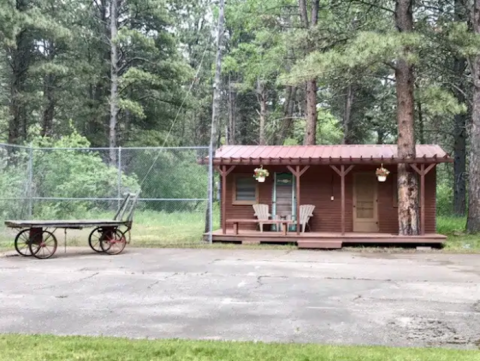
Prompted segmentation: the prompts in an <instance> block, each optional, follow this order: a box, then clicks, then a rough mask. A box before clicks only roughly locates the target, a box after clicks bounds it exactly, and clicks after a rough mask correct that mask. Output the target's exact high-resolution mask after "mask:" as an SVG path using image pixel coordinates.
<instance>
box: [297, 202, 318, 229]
mask: <svg viewBox="0 0 480 361" xmlns="http://www.w3.org/2000/svg"><path fill="white" fill-rule="evenodd" d="M314 209H315V206H314V205H312V204H304V205H301V206H300V224H301V226H302V233H305V228H306V226H307V225H308V221H309V220H310V218H311V217H312V216H313V210H314ZM309 227H310V226H309Z"/></svg>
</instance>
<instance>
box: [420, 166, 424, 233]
mask: <svg viewBox="0 0 480 361" xmlns="http://www.w3.org/2000/svg"><path fill="white" fill-rule="evenodd" d="M420 170H421V171H422V174H421V175H420V207H422V209H420V232H421V234H422V235H425V164H423V163H422V164H421V165H420Z"/></svg>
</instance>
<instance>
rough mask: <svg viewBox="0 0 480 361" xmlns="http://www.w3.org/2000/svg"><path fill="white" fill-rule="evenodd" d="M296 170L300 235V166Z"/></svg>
mask: <svg viewBox="0 0 480 361" xmlns="http://www.w3.org/2000/svg"><path fill="white" fill-rule="evenodd" d="M295 170H296V174H295V177H296V178H297V181H296V182H295V183H296V184H297V210H296V211H295V212H296V214H297V234H300V199H301V198H300V166H299V165H297V166H296V167H295Z"/></svg>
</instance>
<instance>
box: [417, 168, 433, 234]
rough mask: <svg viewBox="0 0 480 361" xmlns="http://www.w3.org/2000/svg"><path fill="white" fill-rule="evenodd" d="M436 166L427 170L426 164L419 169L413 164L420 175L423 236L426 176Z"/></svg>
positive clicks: (422, 231)
mask: <svg viewBox="0 0 480 361" xmlns="http://www.w3.org/2000/svg"><path fill="white" fill-rule="evenodd" d="M434 166H435V163H434V164H430V165H429V166H428V167H427V168H426V169H425V164H423V163H422V164H421V165H420V169H418V167H417V165H416V164H412V168H413V169H414V170H415V172H417V173H418V174H419V175H420V207H421V209H420V233H421V234H422V235H425V176H426V175H427V173H428V172H430V170H431V169H432V168H433V167H434Z"/></svg>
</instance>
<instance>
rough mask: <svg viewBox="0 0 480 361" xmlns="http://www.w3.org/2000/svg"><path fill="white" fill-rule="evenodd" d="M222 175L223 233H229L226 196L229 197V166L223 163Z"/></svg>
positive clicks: (221, 207)
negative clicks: (226, 216) (226, 217)
mask: <svg viewBox="0 0 480 361" xmlns="http://www.w3.org/2000/svg"><path fill="white" fill-rule="evenodd" d="M220 174H221V176H222V200H221V206H220V209H221V214H222V233H223V234H225V233H227V220H226V219H225V215H226V213H227V212H226V207H225V205H226V203H225V201H226V198H227V166H225V165H223V166H222V170H221V172H220Z"/></svg>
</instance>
